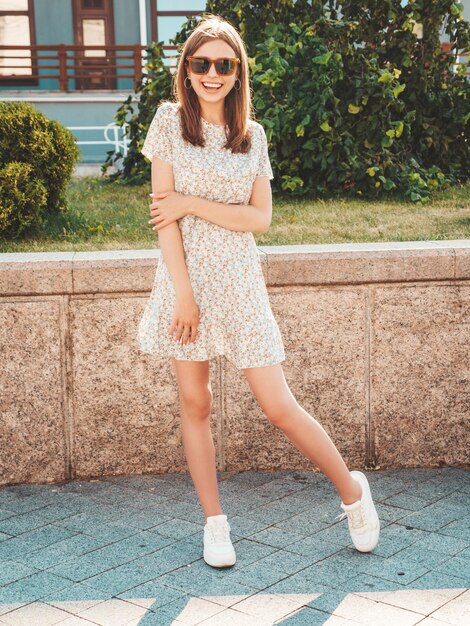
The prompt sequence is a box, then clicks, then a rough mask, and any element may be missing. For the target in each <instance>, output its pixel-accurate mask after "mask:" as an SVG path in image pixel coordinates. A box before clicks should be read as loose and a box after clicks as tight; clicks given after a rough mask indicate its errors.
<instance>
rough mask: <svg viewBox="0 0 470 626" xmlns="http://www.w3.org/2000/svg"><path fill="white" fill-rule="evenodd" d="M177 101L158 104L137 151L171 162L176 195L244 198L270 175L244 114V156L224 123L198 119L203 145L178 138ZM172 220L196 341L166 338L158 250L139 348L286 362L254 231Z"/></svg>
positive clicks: (258, 129)
mask: <svg viewBox="0 0 470 626" xmlns="http://www.w3.org/2000/svg"><path fill="white" fill-rule="evenodd" d="M179 106H180V105H179V103H171V102H165V103H163V104H161V105H160V106H159V107H158V108H157V111H156V113H155V116H154V118H153V120H152V123H151V124H150V127H149V130H148V133H147V136H146V138H145V142H144V145H143V146H142V149H141V150H142V153H143V154H144V156H146V157H147V158H148V159H150V160H151V159H152V157H153V156H154V155H156V156H158V157H159V158H161V159H162V160H164V161H166V162H167V163H170V164H171V165H172V166H173V175H174V180H175V190H176V191H178V192H180V193H183V194H186V195H187V194H189V195H193V196H199V197H202V198H206V199H208V200H212V201H215V202H223V203H230V204H249V201H250V198H251V191H252V185H253V182H254V180H255V178H256V176H268V177H269V178H270V179H272V178H274V176H273V172H272V168H271V163H270V161H269V155H268V143H267V138H266V134H265V131H264V128H263V127H262V126H261V124H259V123H258V122H256V121H254V120H250V121H249V124H250V125H251V127H252V128H253V140H252V147H251V149H250V151H249V152H248V153H247V154H233V153H232V151H231V150H227V149H225V148H223V145H224V142H225V129H224V126H222V125H218V124H212V123H210V122H207V121H206V120H205V119H204V118H202V124H203V129H204V136H205V138H206V145H205V146H204V147H202V146H193V145H192V144H191V143H189V142H185V141H184V140H183V138H182V135H181V125H180V120H179V113H178V108H179ZM178 224H179V227H180V230H181V235H182V240H183V248H184V253H185V260H186V266H187V268H188V274H189V279H190V282H191V287H192V290H193V293H194V299H195V301H196V303H197V305H198V308H199V326H198V329H197V334H196V340H195V341H194V342H193V343H188V344H186V345H183V344H182V343H181V342H178V341H176V340H175V339H174V338H173V337H170V334H169V330H170V325H171V322H172V320H173V313H174V308H175V303H176V292H175V289H174V286H173V282H172V278H171V275H170V273H169V270H168V267H167V265H166V263H165V261H164V259H163V255H162V254H161V255H160V258H159V260H158V264H157V269H156V273H155V279H154V283H153V287H152V291H151V294H150V297H149V299H148V301H147V303H146V306H145V309H144V312H143V316H142V318H141V321H140V323H139V326H138V333H137V339H138V342H139V348H140V350H141V351H142V352H146V353H152V354H154V355H155V356H157V357H160V358H168V357H175V358H176V359H180V360H189V361H206V360H209V359H211V358H213V357H215V356H218V355H225V357H226V358H227V359H228V360H229V361H230V362H231V363H232V364H233V365H234V366H235V367H236V368H238V369H241V368H245V367H261V366H265V365H274V364H276V363H280V362H281V361H284V360H285V358H286V357H285V353H284V345H283V341H282V337H281V334H280V331H279V327H278V325H277V322H276V320H275V318H274V316H273V313H272V310H271V307H270V302H269V298H268V292H267V289H266V283H265V281H264V276H263V272H262V269H261V263H260V260H259V257H258V251H257V248H256V242H255V239H254V237H253V233H251V232H242V231H234V230H229V229H227V228H223V227H222V226H219V225H217V224H214V223H212V222H209V221H207V220H204V219H202V218H200V217H197V216H195V215H185V216H184V217H182V218H181V219H179V220H178ZM155 232H157V231H155Z"/></svg>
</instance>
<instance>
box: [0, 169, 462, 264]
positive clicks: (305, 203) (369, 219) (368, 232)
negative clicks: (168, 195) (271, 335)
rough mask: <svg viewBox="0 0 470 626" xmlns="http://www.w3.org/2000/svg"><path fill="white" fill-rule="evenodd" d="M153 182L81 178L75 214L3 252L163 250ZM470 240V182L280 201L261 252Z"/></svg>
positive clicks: (72, 203)
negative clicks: (395, 193) (423, 196)
mask: <svg viewBox="0 0 470 626" xmlns="http://www.w3.org/2000/svg"><path fill="white" fill-rule="evenodd" d="M150 191H151V188H150V183H149V184H145V185H142V186H134V187H130V186H124V185H121V184H119V183H117V182H109V181H108V180H106V179H104V178H103V179H102V178H99V177H87V178H82V179H73V180H72V181H71V182H70V185H69V187H68V191H67V195H68V205H69V206H68V209H67V212H66V213H64V214H61V215H55V216H51V217H49V218H48V219H47V221H46V222H45V223H44V224H42V225H40V227H38V228H37V230H36V232H35V233H30V234H29V235H27V236H24V237H23V238H22V239H21V240H19V241H16V242H8V241H6V242H5V241H3V242H0V252H42V251H57V250H118V249H121V250H124V249H151V248H158V234H157V233H156V232H155V231H153V230H152V229H151V227H150V225H149V224H148V220H149V218H150V216H149V208H148V206H149V204H150V197H149V195H148V194H149V193H150ZM468 238H470V183H469V184H467V185H465V186H456V187H451V188H449V189H446V190H445V191H442V192H439V193H435V195H434V196H433V198H432V200H430V201H429V202H428V203H425V204H423V205H420V204H413V203H411V202H407V201H403V200H401V199H398V198H393V199H392V198H387V199H383V200H351V199H337V198H334V199H333V198H326V199H312V200H306V199H303V200H295V199H291V198H289V196H288V195H284V196H283V197H278V196H274V198H273V219H272V222H271V227H270V229H269V232H268V233H266V234H264V235H257V234H255V239H256V243H257V244H258V245H283V244H316V243H350V242H367V241H418V240H419V241H424V240H430V239H468Z"/></svg>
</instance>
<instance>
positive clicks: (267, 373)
mask: <svg viewBox="0 0 470 626" xmlns="http://www.w3.org/2000/svg"><path fill="white" fill-rule="evenodd" d="M243 373H244V374H245V376H246V378H247V380H248V384H249V385H250V388H251V390H252V392H253V393H254V395H255V397H256V399H257V401H258V403H259V405H260V407H261V408H262V410H263V411H264V413H265V414H266V416H267V417H268V419H269V421H270V422H271V423H272V424H274V425H275V426H277V427H278V428H280V429H281V430H282V431H283V432H284V433H285V435H286V436H287V437H288V438H289V439H290V441H291V442H292V443H293V444H294V445H295V447H296V448H297V449H298V450H300V452H302V454H304V455H305V456H306V457H307V458H309V459H310V460H311V461H313V463H315V464H316V465H317V466H318V467H319V469H320V470H321V471H322V472H323V473H324V474H325V476H327V477H328V478H329V479H330V480H331V482H332V483H333V484H334V485H335V487H336V489H337V491H338V493H339V495H340V497H341V500H342V501H343V502H344V504H351V503H352V502H355V501H356V500H359V499H360V498H361V494H362V489H361V486H360V485H359V483H358V482H357V481H355V480H354V478H352V476H351V475H350V473H349V470H348V468H347V466H346V463H345V462H344V460H343V457H342V456H341V454H340V453H339V451H338V450H337V448H336V447H335V445H334V443H333V442H332V440H331V439H330V437H329V435H328V433H327V432H326V431H325V430H324V428H323V426H321V424H320V423H319V422H317V420H316V419H315V418H313V417H312V416H311V415H310V414H309V413H307V411H305V409H303V408H302V407H301V406H300V405H299V404H298V402H297V400H296V399H295V398H294V396H293V395H292V392H291V390H290V389H289V386H288V384H287V381H286V379H285V377H284V371H283V369H282V365H281V364H280V363H279V364H277V365H269V366H266V367H248V368H245V369H243Z"/></svg>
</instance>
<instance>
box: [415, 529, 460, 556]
mask: <svg viewBox="0 0 470 626" xmlns="http://www.w3.org/2000/svg"><path fill="white" fill-rule="evenodd" d="M418 546H419V547H421V548H423V549H429V550H434V551H435V552H442V553H443V554H449V555H451V556H453V555H455V554H458V553H460V552H461V551H462V550H464V549H465V548H466V547H468V546H470V541H466V540H464V539H460V538H458V537H453V536H452V535H442V534H441V533H428V534H427V535H425V536H424V537H422V538H421V539H418V541H417V542H416V547H418Z"/></svg>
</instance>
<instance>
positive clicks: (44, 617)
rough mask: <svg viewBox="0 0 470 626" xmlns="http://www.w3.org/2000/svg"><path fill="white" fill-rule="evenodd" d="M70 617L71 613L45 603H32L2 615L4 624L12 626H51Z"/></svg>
mask: <svg viewBox="0 0 470 626" xmlns="http://www.w3.org/2000/svg"><path fill="white" fill-rule="evenodd" d="M69 617H70V613H67V612H66V611H63V610H61V609H58V608H56V607H55V606H51V605H50V604H44V603H43V602H32V603H31V604H27V605H25V606H22V607H21V608H19V609H16V610H15V611H12V612H10V613H7V614H6V615H2V622H4V623H5V624H9V625H10V626H31V624H34V626H51V625H52V624H57V623H59V622H61V621H63V620H64V619H68V618H69Z"/></svg>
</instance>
